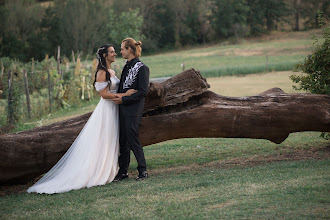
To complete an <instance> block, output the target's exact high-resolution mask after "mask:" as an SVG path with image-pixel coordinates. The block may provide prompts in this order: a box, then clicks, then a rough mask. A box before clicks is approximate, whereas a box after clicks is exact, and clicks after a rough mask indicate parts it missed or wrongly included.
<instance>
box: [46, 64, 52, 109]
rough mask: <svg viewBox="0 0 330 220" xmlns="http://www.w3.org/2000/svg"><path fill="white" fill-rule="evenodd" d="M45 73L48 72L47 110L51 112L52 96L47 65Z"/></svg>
mask: <svg viewBox="0 0 330 220" xmlns="http://www.w3.org/2000/svg"><path fill="white" fill-rule="evenodd" d="M47 74H48V98H49V112H50V113H51V112H52V96H51V80H50V73H49V67H47Z"/></svg>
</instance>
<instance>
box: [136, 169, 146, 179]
mask: <svg viewBox="0 0 330 220" xmlns="http://www.w3.org/2000/svg"><path fill="white" fill-rule="evenodd" d="M147 178H148V173H147V171H143V172H142V173H139V175H138V176H137V177H136V180H144V179H147Z"/></svg>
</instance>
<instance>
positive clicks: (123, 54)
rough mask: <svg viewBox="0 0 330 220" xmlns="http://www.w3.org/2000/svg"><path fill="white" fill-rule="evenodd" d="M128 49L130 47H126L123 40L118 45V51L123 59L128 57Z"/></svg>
mask: <svg viewBox="0 0 330 220" xmlns="http://www.w3.org/2000/svg"><path fill="white" fill-rule="evenodd" d="M130 49H131V48H128V49H126V48H125V42H123V43H122V44H121V46H120V53H121V55H122V56H123V58H124V59H127V58H129V55H130V53H131V51H130Z"/></svg>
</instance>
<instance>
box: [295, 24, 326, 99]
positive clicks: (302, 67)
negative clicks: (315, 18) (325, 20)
mask: <svg viewBox="0 0 330 220" xmlns="http://www.w3.org/2000/svg"><path fill="white" fill-rule="evenodd" d="M314 39H315V40H314V45H316V46H315V48H314V51H313V53H312V54H310V55H308V56H307V57H306V58H305V60H304V62H302V63H299V64H297V65H296V66H295V71H302V72H304V73H307V75H303V76H297V75H292V76H290V79H291V80H292V81H293V82H295V83H298V84H299V85H298V86H294V88H295V89H297V90H305V91H309V92H311V93H317V94H327V95H330V26H327V27H325V28H323V39H324V41H323V43H322V44H318V40H317V38H314Z"/></svg>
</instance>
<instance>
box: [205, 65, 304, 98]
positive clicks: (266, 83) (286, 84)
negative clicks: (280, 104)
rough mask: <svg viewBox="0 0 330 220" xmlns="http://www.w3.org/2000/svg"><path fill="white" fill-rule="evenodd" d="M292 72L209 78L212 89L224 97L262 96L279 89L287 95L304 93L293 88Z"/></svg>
mask: <svg viewBox="0 0 330 220" xmlns="http://www.w3.org/2000/svg"><path fill="white" fill-rule="evenodd" d="M292 74H296V75H301V74H302V73H294V72H291V71H282V72H270V73H262V74H250V75H246V76H223V77H212V78H207V82H208V83H209V84H210V86H211V87H210V89H209V90H211V91H212V92H215V93H217V94H219V95H224V96H234V97H238V96H250V95H257V94H260V93H262V92H264V91H266V90H268V89H271V88H274V87H278V88H281V89H282V90H283V91H284V92H286V93H302V92H304V91H297V90H294V89H293V88H292V86H293V82H292V81H291V80H290V79H289V76H290V75H292Z"/></svg>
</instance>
